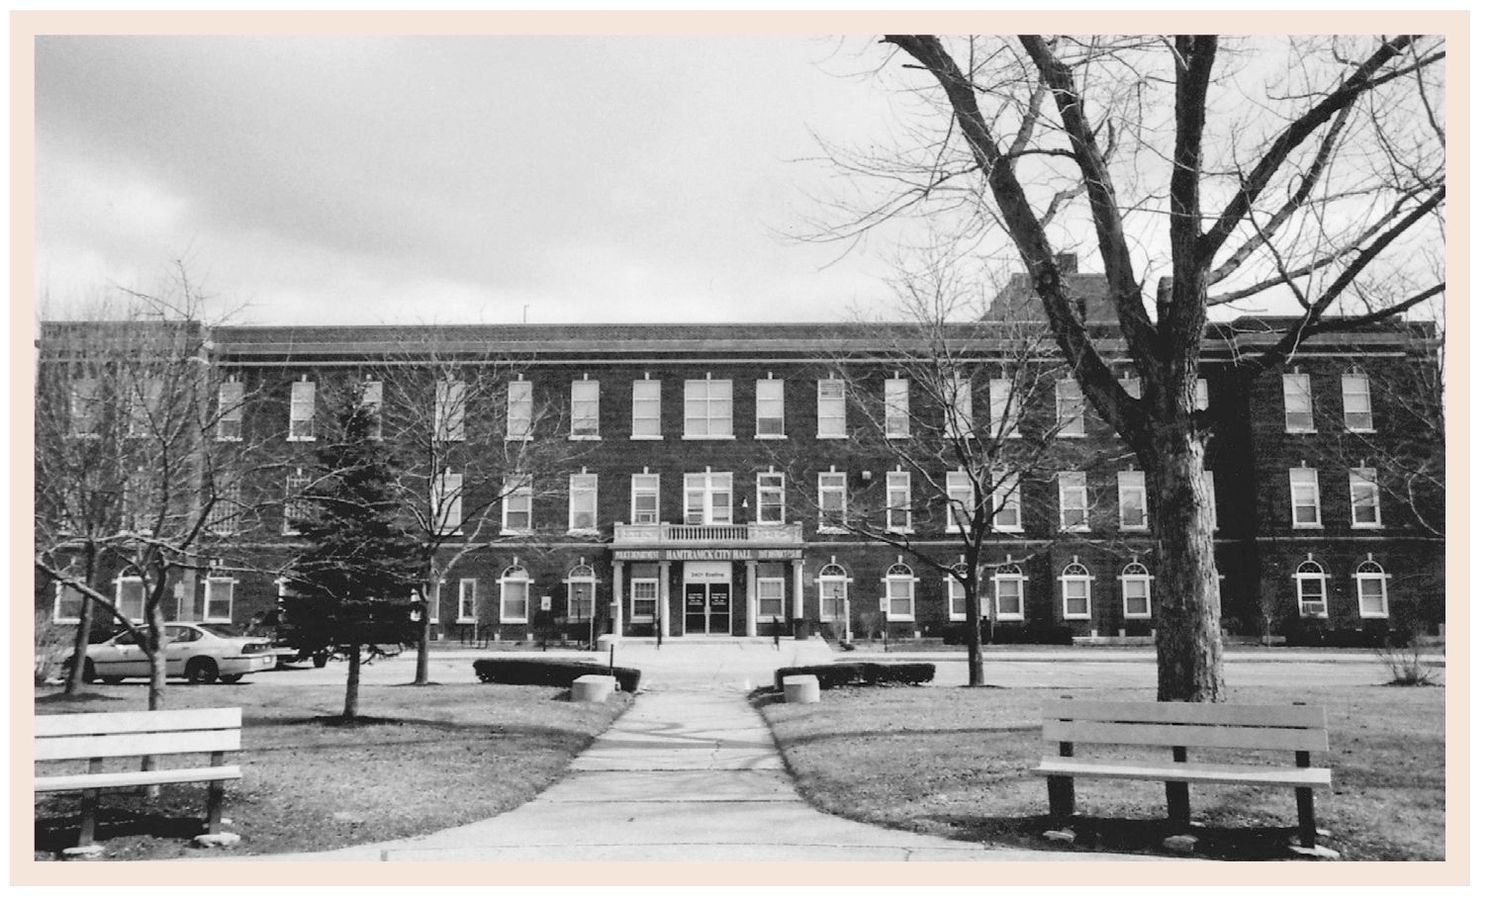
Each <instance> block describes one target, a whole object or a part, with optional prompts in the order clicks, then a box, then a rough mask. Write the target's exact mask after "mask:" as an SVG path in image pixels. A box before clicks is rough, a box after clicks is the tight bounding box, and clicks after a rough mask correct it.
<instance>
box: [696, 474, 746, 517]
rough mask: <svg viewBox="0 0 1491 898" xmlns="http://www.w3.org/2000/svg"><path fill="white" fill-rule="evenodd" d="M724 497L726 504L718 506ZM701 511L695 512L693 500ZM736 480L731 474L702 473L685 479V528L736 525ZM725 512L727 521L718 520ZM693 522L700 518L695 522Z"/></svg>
mask: <svg viewBox="0 0 1491 898" xmlns="http://www.w3.org/2000/svg"><path fill="white" fill-rule="evenodd" d="M721 496H724V498H725V501H724V502H723V503H721V502H719V501H718V500H719V497H721ZM696 497H697V499H698V503H697V507H698V511H697V513H695V511H694V510H693V505H694V503H693V502H692V499H693V498H696ZM734 504H735V478H734V475H732V474H731V473H730V472H729V471H703V472H695V473H692V474H684V475H683V522H684V523H685V524H695V525H698V524H732V523H734V522H735V517H734V515H735V509H734ZM722 509H723V511H724V517H723V519H721V518H720V517H719V513H720V511H721V510H722ZM692 518H697V520H693V519H692Z"/></svg>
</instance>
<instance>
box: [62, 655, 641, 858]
mask: <svg viewBox="0 0 1491 898" xmlns="http://www.w3.org/2000/svg"><path fill="white" fill-rule="evenodd" d="M85 688H86V689H87V695H86V696H84V697H79V698H75V699H66V698H64V697H63V696H62V695H61V694H60V688H59V687H47V688H44V689H38V690H37V692H36V701H37V712H38V713H39V714H55V713H68V712H81V711H136V710H143V708H144V704H145V688H144V686H143V685H139V684H136V685H121V686H100V685H92V686H88V687H85ZM343 695H344V686H342V685H325V686H315V685H285V684H279V685H276V684H275V683H274V680H273V678H272V677H267V676H266V677H260V678H258V679H257V681H255V682H251V683H244V684H239V685H234V686H225V685H213V686H179V685H174V684H173V685H172V686H171V687H169V689H168V695H167V702H168V707H171V708H191V707H198V708H209V707H226V706H234V705H237V706H241V707H242V708H243V749H242V750H241V751H240V752H239V753H238V754H237V755H236V761H237V763H238V765H239V767H241V768H242V770H243V779H242V780H240V781H238V782H237V783H230V784H229V786H228V793H227V803H226V805H225V808H224V816H225V817H227V818H229V819H231V820H232V824H231V825H228V826H225V827H224V829H225V830H227V831H228V832H233V833H237V834H238V835H240V836H241V837H242V842H240V843H239V845H238V846H237V847H236V848H233V849H231V851H233V852H234V853H237V854H274V853H280V852H294V851H319V850H324V849H330V848H339V847H343V846H347V845H354V844H357V843H360V842H376V841H381V840H383V839H394V838H400V837H404V836H412V835H419V834H421V833H427V832H432V831H434V830H438V829H443V828H445V827H449V826H458V825H460V824H463V823H470V822H472V821H475V820H480V819H483V818H485V817H491V816H493V815H495V814H499V813H501V812H503V811H506V810H509V809H511V808H514V807H517V806H518V805H520V804H523V803H524V802H526V801H528V800H529V799H531V798H533V797H534V795H536V794H537V793H538V792H539V791H541V790H542V789H544V788H545V787H547V786H548V785H549V784H551V783H553V782H554V781H555V780H557V779H558V778H559V777H560V775H561V774H562V773H563V772H564V769H565V767H566V766H567V765H568V764H569V761H570V759H571V758H573V757H574V756H575V755H576V754H578V753H579V752H580V751H582V750H583V749H584V748H585V747H586V746H588V745H589V744H590V742H591V740H592V739H594V738H595V736H596V735H597V734H599V733H600V732H602V731H603V730H605V729H606V727H608V726H609V725H610V723H611V721H612V720H613V719H615V717H616V716H617V715H618V714H620V713H621V712H622V710H624V709H625V708H626V707H628V706H629V705H630V703H631V696H630V694H628V693H625V692H622V693H618V694H617V695H615V696H613V697H612V698H611V700H610V701H609V702H608V703H606V704H605V705H595V704H574V703H571V702H569V701H568V700H567V697H568V690H567V689H555V688H553V687H547V686H504V685H489V684H483V683H471V684H458V685H443V686H429V687H415V686H383V685H369V684H364V685H363V686H362V689H361V708H362V711H363V713H364V714H365V715H367V716H366V717H364V718H363V719H362V720H361V721H359V723H358V724H356V725H354V726H346V725H342V724H341V723H340V722H338V721H336V720H335V719H333V718H334V716H335V715H339V714H340V713H341V708H342V698H343ZM185 757H186V758H194V757H195V756H191V755H187V756H185ZM80 763H81V762H80ZM170 763H173V764H175V763H181V762H179V761H172V762H170ZM43 766H44V765H38V767H37V769H38V772H41V770H42V767H43ZM70 769H78V770H82V769H86V768H84V767H80V766H76V765H75V766H74V768H70ZM78 803H79V795H78V794H77V793H58V794H54V795H48V796H45V797H39V798H37V800H36V842H35V856H36V858H37V859H39V860H44V859H50V858H54V857H56V856H57V852H59V851H60V850H61V849H63V848H66V847H69V846H71V845H74V844H76V842H77V832H78V829H77V827H78V816H77V815H78ZM205 807H206V788H205V786H203V785H192V786H188V785H177V786H164V787H162V789H161V794H160V796H159V797H158V798H154V799H147V798H145V797H144V796H143V795H142V794H141V793H140V792H138V791H135V792H105V793H103V795H102V797H101V807H100V812H99V823H98V829H97V832H96V837H97V839H98V841H99V842H100V843H101V844H104V845H105V847H106V849H107V852H106V854H105V857H108V858H112V859H117V860H144V859H159V858H173V857H180V856H192V855H198V854H200V852H201V851H202V849H196V848H193V847H192V846H191V844H190V839H191V837H192V836H193V835H195V834H196V833H198V832H200V831H201V820H202V816H203V814H204V809H205Z"/></svg>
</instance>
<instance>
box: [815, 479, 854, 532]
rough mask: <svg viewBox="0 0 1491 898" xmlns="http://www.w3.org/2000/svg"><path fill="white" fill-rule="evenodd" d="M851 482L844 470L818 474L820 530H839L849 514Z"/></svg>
mask: <svg viewBox="0 0 1491 898" xmlns="http://www.w3.org/2000/svg"><path fill="white" fill-rule="evenodd" d="M848 490H849V484H848V479H847V478H846V477H845V476H844V472H843V471H820V472H819V474H818V530H819V531H820V532H821V531H839V532H842V531H843V529H844V520H845V518H847V517H848V515H849V501H848V499H849V493H848Z"/></svg>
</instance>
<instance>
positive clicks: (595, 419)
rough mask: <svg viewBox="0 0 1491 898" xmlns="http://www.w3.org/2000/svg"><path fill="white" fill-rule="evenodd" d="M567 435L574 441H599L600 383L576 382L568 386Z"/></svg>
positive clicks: (595, 381) (594, 381) (589, 381)
mask: <svg viewBox="0 0 1491 898" xmlns="http://www.w3.org/2000/svg"><path fill="white" fill-rule="evenodd" d="M569 435H570V438H571V439H576V440H594V439H600V435H601V382H600V381H598V380H577V381H573V382H572V383H571V384H570V385H569Z"/></svg>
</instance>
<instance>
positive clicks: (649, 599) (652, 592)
mask: <svg viewBox="0 0 1491 898" xmlns="http://www.w3.org/2000/svg"><path fill="white" fill-rule="evenodd" d="M657 597H658V581H656V580H638V579H635V578H633V580H632V620H634V621H650V620H654V619H656V618H657Z"/></svg>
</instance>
